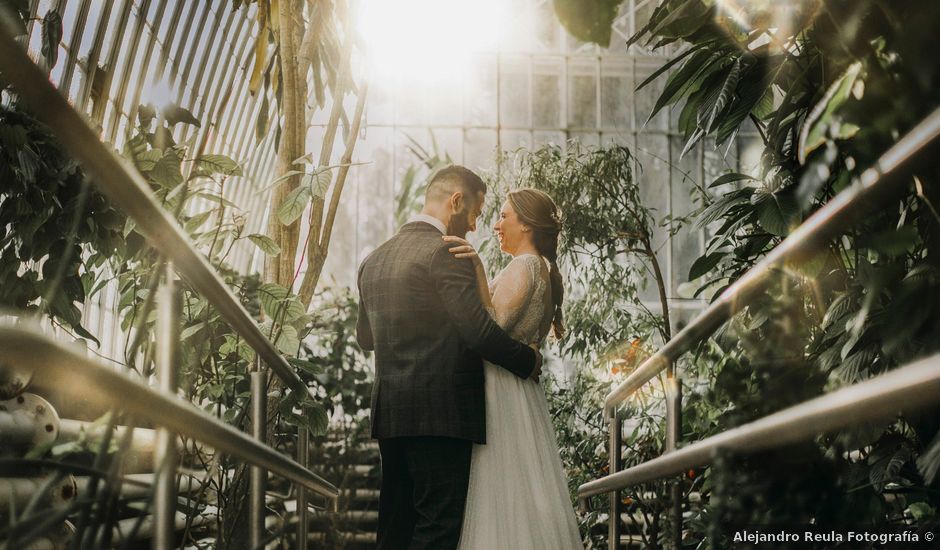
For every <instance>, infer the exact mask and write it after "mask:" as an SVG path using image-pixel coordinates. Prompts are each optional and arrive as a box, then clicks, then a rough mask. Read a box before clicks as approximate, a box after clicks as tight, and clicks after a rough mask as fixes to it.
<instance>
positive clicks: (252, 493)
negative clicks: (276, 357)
mask: <svg viewBox="0 0 940 550" xmlns="http://www.w3.org/2000/svg"><path fill="white" fill-rule="evenodd" d="M267 385H268V377H267V372H266V371H265V370H263V369H261V368H256V369H255V370H254V371H253V372H252V373H251V435H252V437H254V438H255V440H256V441H258V443H260V444H262V445H263V444H264V439H265V432H266V430H265V428H266V427H267V420H268V415H267V408H268V407H267V401H268V400H267V391H266V389H267ZM301 466H303V465H302V464H301ZM266 477H267V472H265V471H264V469H263V468H259V467H257V466H252V467H251V485H250V489H249V499H250V500H249V511H248V514H249V520H248V521H249V526H248V529H249V532H250V538H251V547H252V548H262V546H263V542H264V486H265V478H266Z"/></svg>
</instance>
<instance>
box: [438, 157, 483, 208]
mask: <svg viewBox="0 0 940 550" xmlns="http://www.w3.org/2000/svg"><path fill="white" fill-rule="evenodd" d="M457 191H460V192H462V193H463V194H464V197H465V200H467V201H468V202H474V201H476V200H477V195H478V194H480V193H482V194H484V195H485V194H486V184H485V183H483V180H482V179H480V176H478V175H476V173H475V172H474V171H473V170H470V169H469V168H465V167H463V166H459V165H456V164H455V165H453V166H448V167H447V168H442V169H441V170H440V171H438V172H437V174H434V177H433V178H431V183H429V184H428V188H427V191H425V194H424V200H425V204H428V203H431V202H439V201H443V200H445V199H447V198H448V197H450V196H451V195H453V194H454V193H456V192H457Z"/></svg>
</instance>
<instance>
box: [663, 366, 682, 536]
mask: <svg viewBox="0 0 940 550" xmlns="http://www.w3.org/2000/svg"><path fill="white" fill-rule="evenodd" d="M681 434H682V382H681V381H680V380H679V377H678V374H677V373H676V365H675V363H672V364H671V365H669V369H668V370H667V376H666V453H672V452H675V451H676V449H678V448H679V447H678V445H679V436H680V435H681ZM670 492H671V494H672V527H673V533H672V542H673V546H674V548H676V549H679V548H682V480H681V478H680V479H677V480H674V481H673V482H672V485H671V487H670Z"/></svg>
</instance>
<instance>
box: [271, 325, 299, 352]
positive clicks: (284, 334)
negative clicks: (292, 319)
mask: <svg viewBox="0 0 940 550" xmlns="http://www.w3.org/2000/svg"><path fill="white" fill-rule="evenodd" d="M276 338H277V340H276V341H275V342H274V347H276V348H277V350H278V351H279V352H281V353H283V354H284V355H295V354H296V353H297V350H298V349H299V348H300V338H299V337H298V336H297V329H295V328H294V327H292V326H290V325H281V329H280V333H279V334H277V336H276Z"/></svg>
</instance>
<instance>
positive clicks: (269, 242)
mask: <svg viewBox="0 0 940 550" xmlns="http://www.w3.org/2000/svg"><path fill="white" fill-rule="evenodd" d="M248 240H250V241H251V242H253V243H255V246H257V247H258V248H260V249H261V251H262V252H264V253H265V254H267V255H268V256H277V255H278V254H280V253H281V247H280V246H278V245H277V243H276V242H274V239H272V238H271V237H268V236H267V235H261V234H258V233H254V234H251V235H248Z"/></svg>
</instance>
